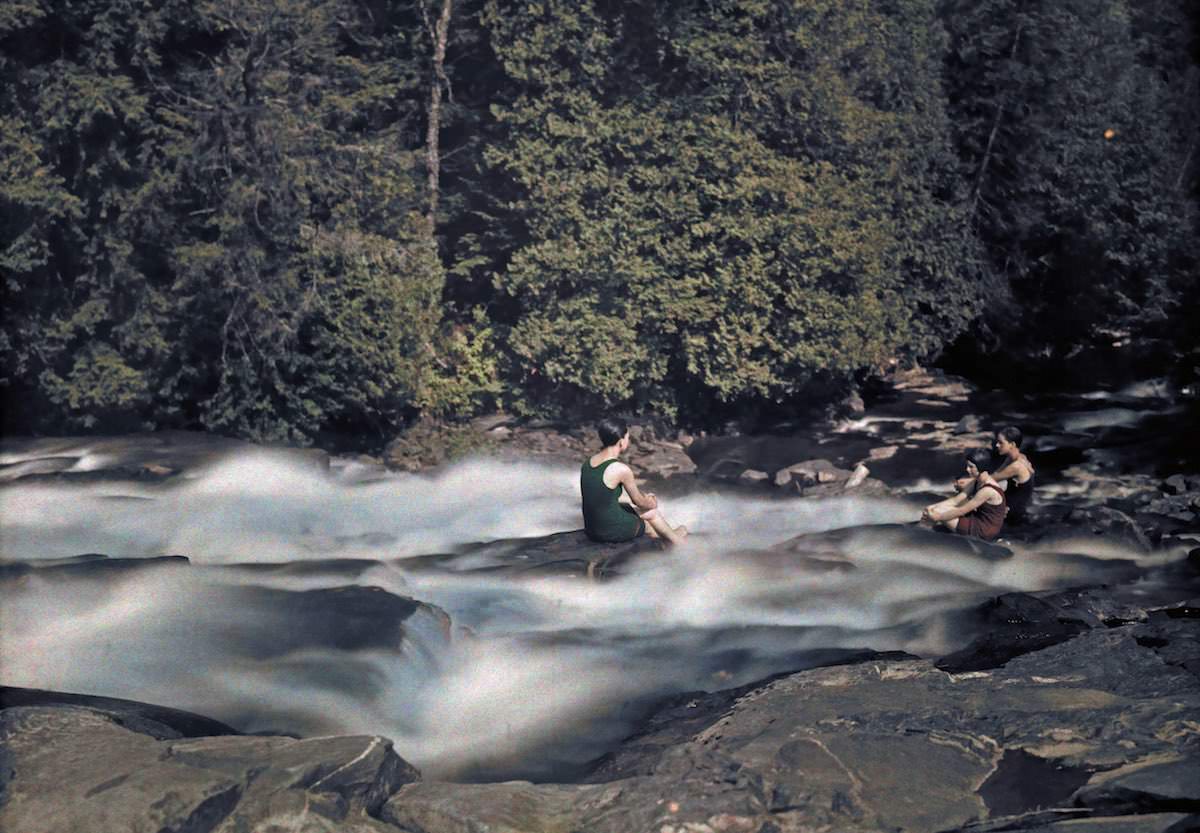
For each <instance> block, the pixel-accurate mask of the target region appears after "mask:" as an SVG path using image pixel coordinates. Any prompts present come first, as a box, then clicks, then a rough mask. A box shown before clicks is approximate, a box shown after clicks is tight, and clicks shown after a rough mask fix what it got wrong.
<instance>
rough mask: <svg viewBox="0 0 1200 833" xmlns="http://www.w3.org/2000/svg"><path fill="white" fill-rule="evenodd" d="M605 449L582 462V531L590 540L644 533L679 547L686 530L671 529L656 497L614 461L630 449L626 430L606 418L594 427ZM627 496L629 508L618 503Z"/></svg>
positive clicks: (621, 423)
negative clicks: (622, 497) (629, 502)
mask: <svg viewBox="0 0 1200 833" xmlns="http://www.w3.org/2000/svg"><path fill="white" fill-rule="evenodd" d="M596 431H597V433H598V434H599V435H600V442H601V443H603V444H604V448H602V449H600V450H599V451H598V452H596V453H595V454H593V455H592V456H591V457H589V458H588V459H586V460H584V461H583V465H582V466H580V469H579V492H580V496H581V497H582V499H583V528H584V531H585V532H586V533H587V536H588V538H590V539H592V540H593V541H602V542H615V541H631V540H633V539H634V538H637V537H638V536H639V535H641V534H643V533H645V534H647V535H649V536H650V537H651V538H662V539H664V540H666V541H667V542H668V543H670V544H682V543H683V541H684V539H685V538H686V537H687V527H684V526H671V525H670V524H669V523H667V519H666V518H664V517H663V516H662V513H661V512H659V511H658V498H656V497H655V496H654V495H653V494H652V493H650V492H643V491H641V490H640V489H639V488H638V485H637V481H636V480H635V479H634V477H633V471H632V469H630V468H629V466H627V465H625V464H624V463H622V462H621V461H620V460H618V459H617V458H618V457H619V456H620V455H621V452H622V451H624V450H625V449H626V448H628V447H629V428H628V426H627V425H626V424H625V421H624V420H622V419H616V418H613V417H609V418H606V419H602V420H600V424H599V425H597V426H596ZM622 494H627V495H628V496H629V500H630V501H632V505H630V504H628V503H624V502H622V501H621V500H620V498H621V496H622Z"/></svg>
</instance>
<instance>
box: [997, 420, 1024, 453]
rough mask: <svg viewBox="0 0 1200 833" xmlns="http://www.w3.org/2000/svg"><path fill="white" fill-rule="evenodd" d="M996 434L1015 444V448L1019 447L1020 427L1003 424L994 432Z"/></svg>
mask: <svg viewBox="0 0 1200 833" xmlns="http://www.w3.org/2000/svg"><path fill="white" fill-rule="evenodd" d="M996 436H997V437H1004V439H1006V440H1008V441H1009V442H1010V443H1012V444H1013V445H1015V446H1016V447H1017V448H1020V447H1021V439H1022V437H1021V429H1020V428H1018V427H1017V426H1015V425H1005V426H1004V427H1003V428H1001V429H1000V430H999V431H997V432H996Z"/></svg>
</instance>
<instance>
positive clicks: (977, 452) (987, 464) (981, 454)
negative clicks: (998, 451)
mask: <svg viewBox="0 0 1200 833" xmlns="http://www.w3.org/2000/svg"><path fill="white" fill-rule="evenodd" d="M966 456H967V462H968V463H972V464H973V465H974V466H975V468H977V469H979V470H980V471H990V470H991V468H992V452H990V451H988V450H987V449H986V448H972V449H971V450H970V451H968V452H967V455H966Z"/></svg>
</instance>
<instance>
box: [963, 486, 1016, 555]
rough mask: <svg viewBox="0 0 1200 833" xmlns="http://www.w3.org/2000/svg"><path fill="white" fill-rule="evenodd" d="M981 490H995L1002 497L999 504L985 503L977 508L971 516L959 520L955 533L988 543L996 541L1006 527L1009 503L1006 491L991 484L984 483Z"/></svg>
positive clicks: (964, 516)
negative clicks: (1005, 519)
mask: <svg viewBox="0 0 1200 833" xmlns="http://www.w3.org/2000/svg"><path fill="white" fill-rule="evenodd" d="M979 488H981V489H995V490H996V491H997V493H999V495H1000V502H999V503H984V504H982V505H981V506H977V507H975V509H973V510H972V511H971V512H970V513H969V514H967V515H963V516H962V517H961V518H959V519H958V525H957V526H956V527H955V528H954V531H955V532H957V533H958V534H959V535H973V536H975V537H976V538H983V539H985V540H987V541H991V540H994V539H995V537H996V536H997V535H999V534H1000V528H1001V527H1002V526H1004V516H1005V515H1006V514H1008V503H1007V502H1006V500H1005V497H1004V491H1003V490H1002V489H1000V488H999V487H997V486H993V485H992V484H991V483H984V484H983V485H982V486H980V487H979Z"/></svg>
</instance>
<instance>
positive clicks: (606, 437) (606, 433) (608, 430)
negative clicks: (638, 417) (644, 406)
mask: <svg viewBox="0 0 1200 833" xmlns="http://www.w3.org/2000/svg"><path fill="white" fill-rule="evenodd" d="M628 430H629V426H628V425H627V424H626V422H625V420H623V419H621V418H620V417H611V416H610V417H605V418H604V419H602V420H600V422H598V423H597V424H596V433H597V434H599V435H600V442H601V443H603V444H604V447H605V448H608V446H610V445H616V444H617V441H618V440H620V439H621V437H624V436H625V432H627V431H628Z"/></svg>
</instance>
